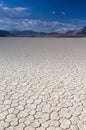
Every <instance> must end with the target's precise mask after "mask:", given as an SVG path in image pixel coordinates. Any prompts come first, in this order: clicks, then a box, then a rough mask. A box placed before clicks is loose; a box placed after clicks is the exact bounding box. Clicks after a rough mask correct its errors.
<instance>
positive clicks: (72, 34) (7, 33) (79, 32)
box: [0, 27, 86, 37]
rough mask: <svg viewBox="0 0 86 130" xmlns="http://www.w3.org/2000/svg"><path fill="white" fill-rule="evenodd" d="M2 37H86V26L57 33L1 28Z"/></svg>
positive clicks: (0, 34)
mask: <svg viewBox="0 0 86 130" xmlns="http://www.w3.org/2000/svg"><path fill="white" fill-rule="evenodd" d="M0 36H1V37H9V36H14V37H15V36H16V37H19V36H22V37H85V36H86V27H83V28H81V29H79V30H73V31H68V32H66V33H62V34H61V33H57V32H50V33H45V32H35V31H32V30H25V31H17V30H14V31H5V30H0Z"/></svg>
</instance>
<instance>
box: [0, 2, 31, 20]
mask: <svg viewBox="0 0 86 130" xmlns="http://www.w3.org/2000/svg"><path fill="white" fill-rule="evenodd" d="M29 15H30V13H29V9H28V8H24V7H14V8H11V7H8V6H6V5H4V4H3V3H0V17H1V18H2V17H3V18H12V19H13V18H14V19H21V18H25V17H28V16H29Z"/></svg>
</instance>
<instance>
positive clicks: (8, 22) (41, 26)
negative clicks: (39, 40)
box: [0, 19, 77, 33]
mask: <svg viewBox="0 0 86 130" xmlns="http://www.w3.org/2000/svg"><path fill="white" fill-rule="evenodd" d="M0 25H1V26H2V28H5V29H6V30H12V29H13V30H14V29H17V30H34V31H44V32H59V33H64V32H67V31H68V30H75V29H77V26H75V25H72V24H64V23H61V22H57V21H41V20H32V19H17V20H14V19H2V20H0ZM4 25H5V27H4Z"/></svg>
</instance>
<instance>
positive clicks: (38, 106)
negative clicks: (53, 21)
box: [0, 38, 86, 130]
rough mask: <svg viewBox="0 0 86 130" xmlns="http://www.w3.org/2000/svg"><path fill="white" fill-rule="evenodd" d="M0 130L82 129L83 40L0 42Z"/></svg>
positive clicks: (85, 93) (85, 118) (85, 111)
mask: <svg viewBox="0 0 86 130" xmlns="http://www.w3.org/2000/svg"><path fill="white" fill-rule="evenodd" d="M0 130H86V38H74V39H71V38H68V39H66V38H63V39H61V38H0Z"/></svg>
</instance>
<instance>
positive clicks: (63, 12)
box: [0, 0, 86, 32]
mask: <svg viewBox="0 0 86 130" xmlns="http://www.w3.org/2000/svg"><path fill="white" fill-rule="evenodd" d="M84 26H86V0H2V1H0V29H3V30H33V31H41V32H42V31H44V32H53V31H55V32H66V31H68V30H74V29H78V28H81V27H84Z"/></svg>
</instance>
